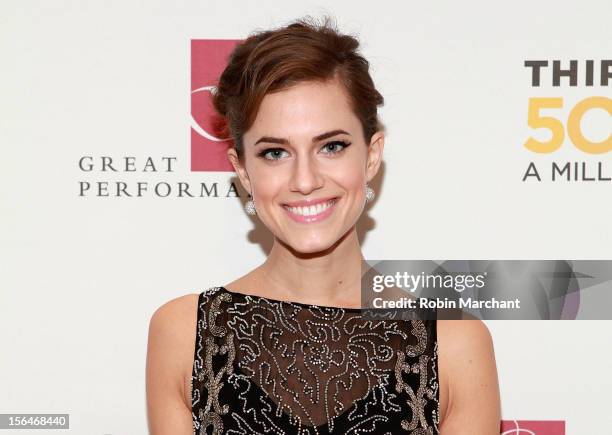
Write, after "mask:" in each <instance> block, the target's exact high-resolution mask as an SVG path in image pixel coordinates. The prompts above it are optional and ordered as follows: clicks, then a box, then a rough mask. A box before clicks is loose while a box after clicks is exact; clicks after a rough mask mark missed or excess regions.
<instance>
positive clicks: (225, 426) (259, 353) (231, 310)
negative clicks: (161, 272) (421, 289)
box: [191, 287, 439, 435]
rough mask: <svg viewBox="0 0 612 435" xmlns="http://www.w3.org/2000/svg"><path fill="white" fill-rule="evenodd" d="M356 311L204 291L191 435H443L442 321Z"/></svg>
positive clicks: (200, 304) (216, 289)
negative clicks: (365, 314)
mask: <svg viewBox="0 0 612 435" xmlns="http://www.w3.org/2000/svg"><path fill="white" fill-rule="evenodd" d="M360 312H361V310H360V309H359V308H338V307H327V306H322V305H311V304H303V303H299V302H287V301H280V300H275V299H269V298H265V297H260V296H254V295H246V294H242V293H237V292H233V291H230V290H228V289H226V288H225V287H210V288H208V289H207V290H205V291H203V292H202V293H200V295H199V300H198V313H197V334H196V342H195V352H194V362H193V371H192V377H191V404H192V417H193V429H194V434H195V435H204V434H233V435H238V434H244V435H253V434H265V435H276V434H286V435H289V434H299V435H315V434H342V435H344V434H349V435H371V434H389V435H396V434H412V435H429V434H432V435H433V434H438V433H439V432H438V424H439V391H438V386H439V385H438V355H437V348H438V345H437V333H436V321H435V320H371V319H365V318H362V316H361V315H360Z"/></svg>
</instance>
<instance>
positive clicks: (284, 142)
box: [255, 129, 350, 145]
mask: <svg viewBox="0 0 612 435" xmlns="http://www.w3.org/2000/svg"><path fill="white" fill-rule="evenodd" d="M337 134H348V135H349V136H350V134H349V133H347V132H346V131H344V130H341V129H337V130H332V131H328V132H326V133H323V134H320V135H318V136H315V137H313V138H312V142H313V143H314V142H318V141H320V140H323V139H327V138H328V137H332V136H335V135H337ZM260 142H268V143H278V144H281V145H289V141H288V140H287V139H285V138H280V137H270V136H263V137H261V138H259V140H258V141H257V142H255V145H257V144H258V143H260Z"/></svg>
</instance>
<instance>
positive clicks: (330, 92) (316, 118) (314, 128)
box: [244, 80, 360, 142]
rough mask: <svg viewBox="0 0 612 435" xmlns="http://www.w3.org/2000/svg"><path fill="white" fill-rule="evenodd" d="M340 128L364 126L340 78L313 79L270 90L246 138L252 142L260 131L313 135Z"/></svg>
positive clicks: (286, 135) (275, 133)
mask: <svg viewBox="0 0 612 435" xmlns="http://www.w3.org/2000/svg"><path fill="white" fill-rule="evenodd" d="M337 128H342V129H345V130H347V131H349V130H353V131H356V130H355V129H359V128H360V122H359V119H358V118H357V116H356V115H355V114H354V113H353V110H352V109H351V106H350V103H349V97H348V94H347V92H346V89H345V88H344V86H343V85H341V84H340V83H339V82H338V81H337V80H333V81H327V82H314V81H309V82H302V83H298V84H296V85H294V86H292V87H291V88H288V89H284V90H282V91H278V92H274V93H271V94H267V95H266V96H265V97H264V98H263V100H262V103H261V105H260V107H259V110H258V112H257V117H256V118H255V121H254V122H253V125H252V126H251V128H250V129H249V130H248V131H247V132H245V134H244V138H245V140H246V141H247V142H250V141H251V140H255V139H256V136H258V135H262V134H266V135H269V134H274V135H279V136H282V137H288V138H291V137H294V138H298V137H300V136H304V137H308V139H310V138H311V137H312V136H316V135H317V134H320V133H321V132H325V131H329V130H333V129H337Z"/></svg>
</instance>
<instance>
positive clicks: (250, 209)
mask: <svg viewBox="0 0 612 435" xmlns="http://www.w3.org/2000/svg"><path fill="white" fill-rule="evenodd" d="M244 209H245V210H246V212H247V214H248V215H250V216H253V215H255V214H257V210H256V209H255V201H253V199H252V198H251V195H250V194H249V199H248V201H247V202H246V203H245V204H244Z"/></svg>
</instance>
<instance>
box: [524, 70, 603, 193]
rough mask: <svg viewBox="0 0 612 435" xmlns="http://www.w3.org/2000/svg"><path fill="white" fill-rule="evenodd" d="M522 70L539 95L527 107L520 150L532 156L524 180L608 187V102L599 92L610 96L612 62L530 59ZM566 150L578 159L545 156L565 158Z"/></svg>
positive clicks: (530, 99) (531, 99)
mask: <svg viewBox="0 0 612 435" xmlns="http://www.w3.org/2000/svg"><path fill="white" fill-rule="evenodd" d="M524 66H525V68H526V70H527V71H528V77H529V84H530V86H531V88H532V90H533V93H534V94H536V93H537V94H540V95H538V96H533V97H530V98H529V101H528V104H527V125H528V126H529V127H530V128H531V131H529V133H528V137H527V139H526V141H525V142H524V144H523V146H524V148H525V149H527V150H528V151H530V152H531V153H533V154H535V155H534V157H533V158H534V160H533V161H531V162H529V164H528V166H527V168H526V169H525V170H524V172H523V181H529V182H541V181H543V180H546V181H552V182H566V183H567V182H574V183H576V182H579V183H581V182H603V183H611V182H612V166H610V165H608V166H606V163H609V161H610V160H609V159H610V156H611V155H612V132H611V131H610V130H611V129H610V127H611V126H612V123H611V122H610V121H611V118H610V117H611V116H612V99H611V98H610V97H607V96H604V95H603V94H607V95H609V94H610V91H609V87H610V86H612V60H585V61H578V60H535V59H530V60H525V64H524ZM551 86H552V89H553V90H552V91H551V90H550V89H551ZM540 87H544V88H545V89H546V91H544V90H542V89H540ZM563 94H565V95H566V96H565V97H564V96H562V95H563ZM544 132H546V133H544ZM534 136H536V137H534ZM567 147H569V148H570V149H573V150H574V152H575V153H577V154H576V155H577V156H578V158H577V159H576V160H551V159H550V158H547V156H550V157H553V158H554V159H556V158H557V157H558V156H559V153H560V152H562V153H563V154H567V153H566V152H565V151H566V150H565V149H564V148H567ZM606 158H607V161H606V160H604V159H606Z"/></svg>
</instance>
